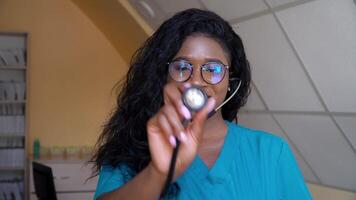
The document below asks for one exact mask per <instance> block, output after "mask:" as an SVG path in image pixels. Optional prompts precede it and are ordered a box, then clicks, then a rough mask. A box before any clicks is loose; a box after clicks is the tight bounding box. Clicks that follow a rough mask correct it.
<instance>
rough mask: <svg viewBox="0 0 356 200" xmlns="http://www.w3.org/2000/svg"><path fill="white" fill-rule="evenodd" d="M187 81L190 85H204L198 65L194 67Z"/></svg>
mask: <svg viewBox="0 0 356 200" xmlns="http://www.w3.org/2000/svg"><path fill="white" fill-rule="evenodd" d="M189 82H190V83H191V84H192V85H198V86H205V85H206V82H205V81H204V79H203V77H202V76H201V73H200V68H198V67H196V68H194V70H193V73H192V76H191V77H190V79H189Z"/></svg>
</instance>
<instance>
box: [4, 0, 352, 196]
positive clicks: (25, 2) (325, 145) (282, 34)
mask: <svg viewBox="0 0 356 200" xmlns="http://www.w3.org/2000/svg"><path fill="white" fill-rule="evenodd" d="M187 8H201V9H207V10H212V11H214V12H216V13H218V14H219V15H221V16H222V17H223V18H224V19H226V20H227V21H228V22H229V23H230V24H231V25H232V26H233V28H234V30H235V31H236V33H238V34H239V36H240V37H241V38H242V40H243V42H244V45H245V48H246V54H247V57H248V60H249V61H250V65H251V69H252V85H251V94H250V96H249V99H248V102H247V104H246V105H245V106H244V107H243V108H242V109H241V110H240V111H239V113H238V123H240V124H242V125H244V126H247V127H251V128H255V129H262V130H266V131H268V132H271V133H273V134H276V135H278V136H280V137H283V138H284V139H286V141H287V142H288V143H289V145H290V147H291V148H292V150H293V153H294V155H295V158H296V160H297V162H298V165H299V167H300V169H301V171H302V174H303V176H304V179H305V180H306V182H307V183H308V188H309V190H310V192H311V194H312V196H313V198H314V199H316V200H324V199H325V200H328V199H331V200H334V199H335V200H352V199H354V200H356V76H355V74H356V2H355V1H354V0H219V1H217V0H179V1H173V0H101V1H99V0H0V199H16V200H17V199H31V200H32V199H37V197H36V192H40V191H36V190H35V186H34V185H35V184H34V182H35V180H34V173H36V169H37V167H38V165H37V164H40V165H39V166H40V167H39V168H38V169H37V170H40V171H41V170H44V171H46V170H47V172H48V169H51V172H52V173H50V174H51V175H52V179H51V180H52V182H53V183H54V184H53V188H52V189H54V195H56V197H57V199H63V200H64V199H78V200H79V199H93V196H94V192H95V188H96V183H97V180H98V177H94V178H92V179H89V180H88V181H86V180H87V178H89V177H90V175H91V164H88V165H87V164H86V162H87V161H88V160H89V158H90V156H91V153H92V150H93V147H94V145H95V142H96V140H97V138H98V136H99V134H100V131H101V128H102V125H103V124H104V122H105V120H106V119H107V118H108V117H109V113H110V111H111V110H112V109H113V106H114V105H115V98H116V96H115V94H116V93H115V91H113V87H114V85H115V84H116V83H117V82H118V81H119V80H120V79H121V78H122V77H123V76H124V75H125V73H126V72H127V70H128V64H129V63H130V59H131V56H132V54H133V53H134V51H135V50H136V49H137V48H138V47H139V46H140V45H141V44H142V42H143V41H144V40H145V39H147V38H148V37H149V36H150V35H151V34H152V33H153V32H154V31H155V29H157V27H158V26H159V25H160V23H162V21H163V20H165V19H167V18H168V17H170V16H172V15H173V14H174V13H176V12H178V11H180V10H184V9H187ZM34 163H36V164H34ZM41 166H46V167H47V168H41ZM38 190H40V189H38Z"/></svg>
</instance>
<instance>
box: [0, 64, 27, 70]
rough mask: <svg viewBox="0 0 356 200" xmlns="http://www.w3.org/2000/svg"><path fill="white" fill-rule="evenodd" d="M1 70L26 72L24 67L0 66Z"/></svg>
mask: <svg viewBox="0 0 356 200" xmlns="http://www.w3.org/2000/svg"><path fill="white" fill-rule="evenodd" d="M0 70H26V66H24V65H14V66H0Z"/></svg>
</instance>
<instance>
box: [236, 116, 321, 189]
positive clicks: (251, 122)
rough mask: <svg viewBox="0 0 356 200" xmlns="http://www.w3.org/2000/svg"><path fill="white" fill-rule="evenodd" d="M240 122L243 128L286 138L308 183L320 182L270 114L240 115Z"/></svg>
mask: <svg viewBox="0 0 356 200" xmlns="http://www.w3.org/2000/svg"><path fill="white" fill-rule="evenodd" d="M238 122H239V124H241V125H243V126H246V127H250V128H253V129H258V130H264V131H267V132H269V133H272V134H275V135H278V136H279V137H282V138H284V139H285V140H286V141H287V142H288V143H289V146H290V148H291V149H292V151H293V154H294V156H295V158H296V160H297V162H298V165H299V167H300V170H301V171H302V173H303V176H304V178H305V179H306V180H307V181H311V182H313V183H317V182H318V180H317V179H316V177H315V176H314V174H313V173H312V170H311V169H310V168H309V167H308V165H307V164H306V163H305V162H304V160H303V159H302V157H301V156H300V154H298V152H297V151H296V150H295V149H294V147H293V145H291V143H290V141H289V140H288V139H287V137H286V136H285V135H284V133H283V131H282V130H281V129H280V128H279V127H278V125H277V123H276V122H275V121H274V119H273V118H272V117H271V115H270V114H239V115H238Z"/></svg>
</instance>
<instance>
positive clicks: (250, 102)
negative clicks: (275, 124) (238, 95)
mask: <svg viewBox="0 0 356 200" xmlns="http://www.w3.org/2000/svg"><path fill="white" fill-rule="evenodd" d="M242 109H244V110H266V108H265V106H264V105H263V103H262V100H261V98H260V97H259V96H258V94H257V92H256V88H255V86H254V85H253V84H251V93H250V95H249V96H248V99H247V102H246V104H245V106H243V107H242Z"/></svg>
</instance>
